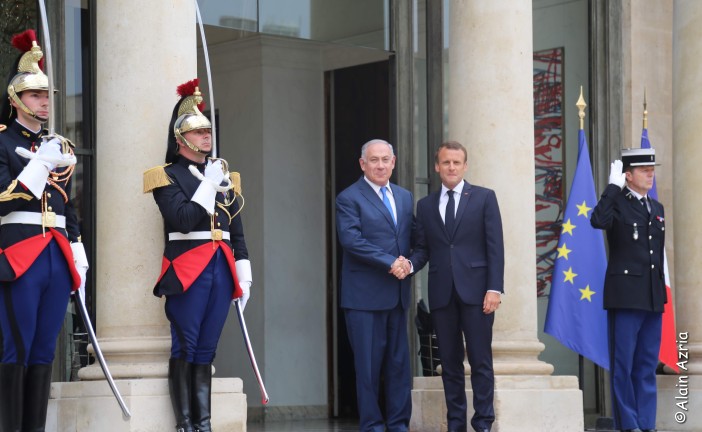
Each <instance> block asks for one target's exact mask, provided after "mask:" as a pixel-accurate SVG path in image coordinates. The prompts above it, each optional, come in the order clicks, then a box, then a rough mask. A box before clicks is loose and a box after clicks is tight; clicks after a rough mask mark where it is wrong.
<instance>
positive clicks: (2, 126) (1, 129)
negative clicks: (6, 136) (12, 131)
mask: <svg viewBox="0 0 702 432" xmlns="http://www.w3.org/2000/svg"><path fill="white" fill-rule="evenodd" d="M6 129H7V126H5V125H4V124H0V132H5V130H6Z"/></svg>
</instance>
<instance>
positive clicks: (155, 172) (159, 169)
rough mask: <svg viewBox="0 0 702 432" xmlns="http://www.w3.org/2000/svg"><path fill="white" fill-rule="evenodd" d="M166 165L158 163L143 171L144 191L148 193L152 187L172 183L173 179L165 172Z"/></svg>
mask: <svg viewBox="0 0 702 432" xmlns="http://www.w3.org/2000/svg"><path fill="white" fill-rule="evenodd" d="M169 165H170V164H169ZM167 166H168V165H159V166H156V167H153V168H149V169H147V170H146V171H144V193H149V192H151V191H153V190H154V189H158V188H160V187H164V186H168V185H170V184H172V183H173V180H171V178H170V177H168V174H166V167H167Z"/></svg>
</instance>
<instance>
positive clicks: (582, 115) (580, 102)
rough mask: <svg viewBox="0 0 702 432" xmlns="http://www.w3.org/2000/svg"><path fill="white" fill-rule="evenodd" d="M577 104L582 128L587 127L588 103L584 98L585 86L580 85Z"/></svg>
mask: <svg viewBox="0 0 702 432" xmlns="http://www.w3.org/2000/svg"><path fill="white" fill-rule="evenodd" d="M575 106H576V107H578V117H580V130H583V129H584V128H585V107H586V106H587V104H586V103H585V99H584V98H583V86H580V97H579V98H578V102H576V103H575Z"/></svg>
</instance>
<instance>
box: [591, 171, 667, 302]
mask: <svg viewBox="0 0 702 432" xmlns="http://www.w3.org/2000/svg"><path fill="white" fill-rule="evenodd" d="M650 203H651V214H650V215H649V214H648V210H647V209H646V206H644V205H643V204H642V203H641V201H639V200H638V199H636V197H635V196H634V195H633V194H632V193H631V191H629V189H628V188H624V189H619V187H618V186H616V185H611V184H610V185H608V186H607V188H606V189H605V191H604V193H603V194H602V197H601V198H600V201H599V202H598V203H597V206H595V209H594V210H593V211H592V217H591V218H590V224H591V225H592V226H593V227H594V228H599V229H603V230H607V243H608V245H609V261H608V264H607V275H606V276H605V286H604V308H605V309H617V308H625V309H641V310H646V311H654V312H663V305H664V304H665V303H666V301H667V297H666V288H665V275H664V272H663V250H664V246H665V217H664V212H663V206H662V205H661V203H659V202H658V201H656V200H653V199H651V200H650Z"/></svg>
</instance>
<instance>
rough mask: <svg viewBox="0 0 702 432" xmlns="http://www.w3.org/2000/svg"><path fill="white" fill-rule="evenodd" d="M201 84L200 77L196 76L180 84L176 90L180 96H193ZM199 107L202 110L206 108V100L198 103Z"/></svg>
mask: <svg viewBox="0 0 702 432" xmlns="http://www.w3.org/2000/svg"><path fill="white" fill-rule="evenodd" d="M199 85H200V78H195V79H192V80H190V81H188V82H184V83H183V84H181V85H179V86H178V88H177V89H176V91H177V92H178V96H180V97H181V98H185V97H188V96H192V95H193V93H195V87H198V86H199ZM197 109H199V110H200V112H202V111H204V110H205V102H204V101H203V102H201V103H199V104H197Z"/></svg>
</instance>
